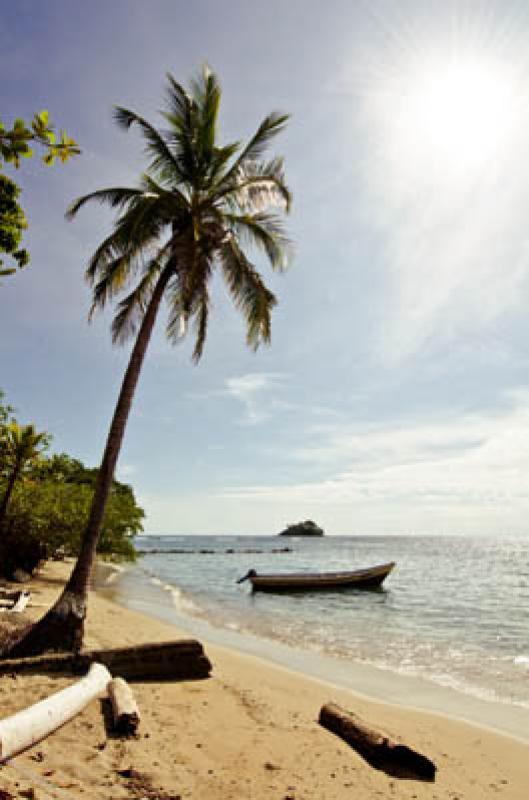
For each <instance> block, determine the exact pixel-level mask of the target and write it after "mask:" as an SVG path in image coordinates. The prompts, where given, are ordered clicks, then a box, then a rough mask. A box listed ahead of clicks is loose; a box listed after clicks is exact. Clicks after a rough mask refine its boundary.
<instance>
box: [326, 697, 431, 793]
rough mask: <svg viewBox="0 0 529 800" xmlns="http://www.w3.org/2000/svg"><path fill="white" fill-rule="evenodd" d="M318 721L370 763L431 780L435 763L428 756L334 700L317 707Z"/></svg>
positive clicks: (399, 775) (398, 773)
mask: <svg viewBox="0 0 529 800" xmlns="http://www.w3.org/2000/svg"><path fill="white" fill-rule="evenodd" d="M319 723H320V725H322V726H323V727H324V728H327V730H329V731H331V732H332V733H336V734H337V735H338V736H340V737H341V738H342V739H344V740H345V741H346V742H347V743H348V744H350V745H351V747H353V748H354V749H355V750H356V751H357V753H359V754H360V755H361V756H362V757H363V758H365V760H366V761H367V762H368V764H370V765H371V766H372V767H375V768H376V769H380V770H382V771H384V772H386V773H388V774H390V775H394V776H397V777H414V778H420V779H421V780H425V781H434V780H435V772H436V770H437V767H436V765H435V764H434V763H433V761H430V759H429V758H427V757H426V756H423V755H422V754H421V753H418V752H417V751H416V750H412V749H411V748H410V747H407V746H406V745H404V744H400V743H399V742H396V741H394V740H392V739H390V738H389V737H387V736H385V735H384V734H382V733H380V732H379V731H376V730H374V729H373V728H370V727H369V726H367V725H366V724H365V723H364V722H362V720H361V719H360V718H359V717H358V716H357V715H356V714H354V713H353V712H352V711H346V710H345V709H344V708H342V707H341V706H339V705H338V704H337V703H327V704H326V705H324V706H322V708H321V710H320V717H319Z"/></svg>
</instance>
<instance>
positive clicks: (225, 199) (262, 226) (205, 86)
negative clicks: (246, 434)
mask: <svg viewBox="0 0 529 800" xmlns="http://www.w3.org/2000/svg"><path fill="white" fill-rule="evenodd" d="M167 77H168V85H167V95H166V100H167V103H166V111H165V112H164V113H163V117H164V118H165V122H166V124H167V127H166V128H164V129H162V130H158V129H156V128H155V127H153V126H152V125H151V124H150V123H149V122H147V120H145V119H144V118H143V117H141V116H139V115H138V114H136V113H135V112H133V111H129V110H127V109H125V108H119V107H118V108H116V110H115V119H116V122H117V123H118V125H119V126H120V127H122V128H124V129H128V128H130V127H131V126H132V125H136V126H138V127H139V129H140V131H141V133H142V135H143V138H144V140H145V152H146V154H147V156H148V159H149V164H148V167H147V171H146V172H145V173H144V174H143V175H142V177H141V180H140V183H139V186H138V187H137V188H132V189H129V188H111V189H102V190H100V191H96V192H92V193H91V194H88V195H85V196H84V197H81V198H79V199H78V200H76V201H75V202H74V203H73V204H72V206H71V207H70V209H69V210H68V212H67V216H68V217H69V218H72V217H74V216H75V215H76V214H77V212H78V211H79V209H80V208H81V207H82V206H84V205H85V203H87V202H89V201H93V200H95V201H98V202H101V203H106V204H109V205H110V206H111V207H112V208H114V209H117V210H118V212H119V213H118V217H117V219H116V222H115V225H114V229H113V231H112V233H111V234H110V236H108V238H106V239H105V240H104V241H103V242H102V243H101V244H100V245H99V247H98V248H97V250H96V251H95V253H94V254H93V256H92V258H91V259H90V262H89V264H88V268H87V271H86V276H87V279H88V281H89V282H90V284H91V285H92V286H93V287H94V288H93V303H92V310H91V313H92V312H93V311H95V310H97V309H100V308H103V307H104V306H105V304H106V303H107V301H109V300H112V299H114V298H115V297H116V296H117V295H118V294H120V293H121V292H124V291H125V290H126V289H127V290H128V294H126V296H125V297H124V298H123V299H121V300H120V302H119V304H118V306H117V311H116V315H115V317H114V320H113V323H112V334H113V341H114V343H123V342H125V341H126V340H127V339H128V338H129V337H131V336H133V335H136V340H135V343H134V347H133V349H132V353H131V356H130V360H129V364H128V367H127V370H126V372H125V376H124V379H123V383H122V386H121V391H120V394H119V398H118V401H117V405H116V409H115V412H114V417H113V419H112V423H111V426H110V430H109V433H108V438H107V443H106V447H105V451H104V455H103V460H102V462H101V467H100V470H99V475H98V480H97V483H96V487H95V492H94V498H93V502H92V508H91V511H90V515H89V519H88V523H87V526H86V529H85V532H84V536H83V539H82V545H81V550H80V554H79V557H78V559H77V562H76V564H75V567H74V569H73V572H72V574H71V577H70V579H69V581H68V583H67V585H66V587H65V589H64V591H63V593H62V595H61V597H60V598H59V600H58V601H57V602H56V604H55V605H54V606H53V607H52V608H51V609H50V610H49V611H48V613H47V614H46V615H45V616H44V617H43V618H42V620H40V621H39V622H38V623H37V624H36V625H35V626H34V627H33V628H32V629H31V630H30V631H29V633H27V634H26V635H25V636H24V637H23V638H22V639H21V640H20V641H19V642H18V644H17V645H15V647H14V648H13V649H12V650H11V651H10V653H11V654H13V655H29V654H34V653H38V652H42V651H43V650H50V649H59V650H63V649H64V650H66V649H67V650H70V649H73V650H76V649H79V648H80V647H81V645H82V637H83V627H84V618H85V614H86V599H87V590H88V582H89V578H90V573H91V570H92V565H93V562H94V558H95V553H96V548H97V543H98V539H99V534H100V530H101V523H102V519H103V514H104V510H105V503H106V501H107V497H108V493H109V490H110V486H111V482H112V477H113V474H114V469H115V465H116V461H117V458H118V455H119V451H120V447H121V443H122V440H123V435H124V432H125V426H126V422H127V418H128V415H129V411H130V408H131V403H132V400H133V396H134V391H135V388H136V384H137V381H138V378H139V374H140V370H141V366H142V363H143V359H144V356H145V352H146V350H147V346H148V344H149V339H150V337H151V333H152V330H153V327H154V324H155V321H156V317H157V314H158V310H159V307H160V303H161V300H162V298H163V297H165V298H166V300H167V303H168V306H169V311H168V318H167V327H166V333H167V337H168V339H169V341H170V342H171V343H176V342H178V341H179V340H180V339H182V338H183V337H184V336H185V335H186V333H187V331H188V330H189V326H190V324H192V325H193V327H194V332H193V333H194V352H193V359H194V361H195V362H198V361H199V359H200V357H201V355H202V351H203V348H204V343H205V341H206V332H207V325H208V318H209V311H210V294H209V291H210V288H209V287H210V279H211V277H212V274H213V272H214V270H215V269H216V268H220V270H221V272H222V274H223V276H224V278H225V280H226V283H227V285H228V289H229V291H230V293H231V296H232V298H233V301H234V303H235V305H236V307H237V308H238V309H239V310H240V311H241V312H242V315H243V317H244V319H245V321H246V328H247V343H248V345H250V346H251V347H253V348H254V349H255V348H257V347H258V345H259V344H260V343H261V342H265V343H268V342H269V341H270V326H271V312H272V309H273V307H274V306H275V304H276V298H275V296H274V295H273V293H272V292H271V291H270V290H269V289H268V288H267V287H266V285H265V283H264V282H263V279H262V278H261V275H260V274H259V272H258V271H257V269H256V267H255V266H254V264H253V263H252V262H251V261H250V260H249V258H248V256H247V254H246V253H245V251H244V249H243V246H244V245H246V244H251V245H256V246H257V247H258V248H261V249H262V250H263V251H264V253H265V254H266V256H267V258H268V260H269V262H270V264H271V266H272V268H274V269H279V270H281V269H283V268H285V267H286V264H287V260H288V254H289V242H288V240H287V238H286V237H285V234H284V231H283V226H282V220H281V215H280V213H279V212H288V210H289V208H290V203H291V195H290V192H289V190H288V188H287V186H286V184H285V180H284V171H283V161H282V159H280V158H273V159H271V160H263V158H262V157H263V154H264V151H265V150H266V147H267V145H268V144H269V143H270V141H271V140H272V139H273V138H274V137H275V136H276V135H277V134H278V133H279V132H280V131H282V130H283V128H284V126H285V123H286V122H287V119H288V117H287V116H286V115H282V114H278V113H272V114H270V115H269V116H267V117H266V118H265V119H264V120H263V122H262V123H261V124H260V125H259V127H258V129H257V131H256V133H255V134H254V136H253V137H252V138H251V139H250V140H249V142H248V143H247V144H246V145H245V146H242V145H241V144H240V143H239V142H234V143H232V144H227V145H224V146H220V145H219V144H218V143H217V121H218V113H219V104H220V98H221V90H220V85H219V82H218V80H217V77H216V76H215V75H214V74H213V73H212V72H211V71H210V70H209V69H208V68H204V69H203V70H202V72H201V74H200V75H199V76H198V77H197V78H196V79H194V80H193V81H192V82H191V85H190V88H189V90H186V89H184V88H183V87H182V86H181V85H180V84H179V83H177V82H176V81H175V79H174V78H173V77H172V76H171V75H168V76H167ZM133 282H134V286H133V288H132V290H131V284H132V283H133Z"/></svg>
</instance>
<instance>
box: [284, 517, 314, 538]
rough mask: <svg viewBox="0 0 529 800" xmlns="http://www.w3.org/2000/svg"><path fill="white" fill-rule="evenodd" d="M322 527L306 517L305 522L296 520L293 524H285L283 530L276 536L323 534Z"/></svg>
mask: <svg viewBox="0 0 529 800" xmlns="http://www.w3.org/2000/svg"><path fill="white" fill-rule="evenodd" d="M323 535H324V532H323V528H320V527H319V526H318V525H316V523H315V522H313V521H312V520H311V519H306V520H305V522H296V523H294V524H293V525H287V527H286V528H285V530H284V531H281V533H278V536H323Z"/></svg>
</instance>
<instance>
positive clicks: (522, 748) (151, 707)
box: [0, 564, 529, 800]
mask: <svg viewBox="0 0 529 800" xmlns="http://www.w3.org/2000/svg"><path fill="white" fill-rule="evenodd" d="M68 569H69V565H66V564H49V565H46V567H45V568H44V569H43V570H42V573H41V575H40V577H39V578H38V579H37V580H35V581H34V582H33V587H32V589H33V593H34V594H33V598H34V601H35V604H37V605H35V606H33V607H31V608H29V609H28V613H29V614H30V615H31V616H32V617H35V618H36V617H37V616H39V615H40V614H41V613H42V612H43V610H44V607H45V606H47V605H48V604H49V603H51V601H52V600H53V598H54V597H56V596H57V594H58V592H59V591H60V588H61V585H62V583H63V581H64V578H65V576H66V574H67V572H68ZM175 634H176V635H178V631H175V628H174V627H172V626H170V625H168V624H166V623H163V622H159V621H157V620H155V619H151V618H150V617H147V616H143V615H141V614H139V613H137V612H134V611H130V610H127V609H124V608H122V607H120V606H118V605H116V604H114V603H112V602H110V601H109V600H108V599H105V598H103V597H101V596H99V595H97V594H96V593H92V594H91V597H90V605H89V614H88V621H87V637H86V644H87V646H117V645H120V644H131V643H136V642H139V641H149V640H163V639H168V638H175ZM186 636H187V634H186ZM203 644H204V646H205V649H206V652H207V654H208V656H209V658H210V660H211V661H212V663H213V673H212V677H211V678H209V679H208V680H204V681H198V682H187V683H186V682H183V683H145V684H135V687H134V688H135V694H136V697H137V700H138V704H139V706H140V708H141V711H142V722H141V726H140V734H139V736H138V738H136V739H131V740H126V739H119V738H113V737H112V735H111V734H109V733H107V731H106V728H105V720H104V715H103V707H102V704H101V703H99V702H93V703H91V704H90V706H89V707H88V708H87V709H86V710H85V711H84V712H83V713H82V714H80V715H79V716H78V717H77V718H76V719H75V720H73V721H72V722H70V723H68V724H67V725H65V726H64V727H63V728H62V729H61V730H60V731H57V732H55V733H54V734H52V735H51V736H50V737H48V738H47V739H46V740H44V741H42V742H41V743H39V744H38V745H36V746H35V747H33V748H32V749H31V750H29V751H28V752H26V753H25V754H23V755H20V756H18V757H17V758H16V759H14V760H13V761H12V762H10V763H9V764H7V765H5V766H2V767H0V789H2V790H4V791H6V792H10V793H11V794H12V796H13V797H17V798H18V797H26V798H27V797H32V795H31V792H30V793H29V794H28V790H29V789H32V788H33V789H34V790H35V794H34V797H36V798H48V797H57V798H59V797H60V798H64V799H65V800H66V798H93V799H94V800H114V798H116V800H118V798H127V797H129V798H150V800H153V799H154V798H157V800H169V798H177V797H181V798H182V799H184V798H196V799H197V800H198V798H200V799H201V800H217V799H218V800H220V798H222V800H230V798H231V799H232V800H235V799H237V800H246V799H248V800H253V798H259V799H260V798H263V799H264V798H267V799H268V798H270V799H271V800H272V799H274V800H316V799H317V800H334V798H354V799H355V800H367V798H370V799H371V800H374V799H375V798H395V800H404V798H406V800H415V799H416V800H422V798H432V800H445V799H446V800H483V798H492V797H498V798H502V800H528V798H529V743H524V742H522V741H519V740H517V739H514V738H510V737H507V736H502V735H499V734H497V733H495V732H492V731H490V730H488V729H484V728H479V727H476V726H473V725H470V724H466V723H463V722H459V721H456V720H453V719H449V718H447V717H444V716H441V715H436V714H429V713H423V712H417V711H415V710H414V711H412V710H408V709H404V708H397V707H395V706H392V705H386V704H383V703H380V702H378V701H371V700H368V699H366V698H365V697H363V696H360V695H356V694H354V693H353V692H351V691H348V690H345V689H338V688H333V687H331V686H329V685H325V684H324V683H323V682H319V681H316V680H313V679H310V678H306V677H304V676H303V675H301V674H298V673H295V672H292V671H289V670H287V669H284V668H282V667H278V666H275V665H271V664H269V663H267V662H265V661H263V660H260V659H258V658H256V657H254V656H250V655H246V654H243V653H239V652H236V651H231V650H229V649H226V648H223V647H219V646H218V645H212V644H209V643H208V642H203ZM388 680H389V678H388ZM69 682H70V680H69V679H68V678H64V677H60V678H58V677H50V676H44V675H43V676H25V677H23V676H9V677H0V708H1V716H7V715H9V714H11V713H13V712H15V711H16V710H18V709H20V708H23V707H25V706H27V705H29V704H31V703H33V702H36V701H37V700H39V699H41V698H42V697H45V696H46V695H48V694H50V693H52V692H54V691H58V690H59V689H60V688H62V687H64V686H65V685H67V684H68V683H69ZM331 700H332V701H335V702H338V703H340V704H341V705H342V706H344V707H346V708H349V709H351V710H353V711H355V712H356V713H357V714H359V715H360V716H361V717H362V718H363V719H364V720H366V721H367V722H368V723H369V724H370V725H372V726H374V727H376V728H379V729H380V730H383V731H385V732H386V733H387V734H389V735H391V736H392V737H394V738H396V739H399V740H402V741H403V742H406V743H407V744H409V745H410V746H413V747H414V748H416V749H418V750H419V751H420V752H422V753H424V754H425V755H427V756H428V757H429V758H431V759H432V760H433V761H434V762H435V763H436V764H437V766H438V772H437V778H436V781H435V782H434V783H424V782H420V781H416V780H409V779H406V780H403V779H398V778H395V777H391V776H388V775H387V774H385V773H384V772H381V771H377V770H375V769H373V768H372V767H371V766H369V765H368V764H367V763H366V762H365V761H364V760H363V759H362V758H361V757H360V756H359V755H358V754H357V753H356V752H355V751H354V750H352V749H351V748H350V747H349V746H348V745H347V744H345V743H344V742H342V741H341V740H339V739H338V738H336V737H335V736H333V735H332V734H330V733H329V732H327V731H325V730H324V729H322V728H321V727H320V726H319V725H318V723H317V718H318V713H319V709H320V707H321V705H322V704H323V703H325V702H328V701H331ZM410 704H413V697H410ZM130 769H133V770H135V774H134V773H133V774H132V777H131V773H130V772H129V770H130ZM6 797H9V795H6ZM3 798H4V796H3V795H2V793H1V791H0V799H1V800H3Z"/></svg>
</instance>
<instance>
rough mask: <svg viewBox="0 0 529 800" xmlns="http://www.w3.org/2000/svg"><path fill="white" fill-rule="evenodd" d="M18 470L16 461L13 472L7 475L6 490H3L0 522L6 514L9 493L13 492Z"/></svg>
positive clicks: (18, 466)
mask: <svg viewBox="0 0 529 800" xmlns="http://www.w3.org/2000/svg"><path fill="white" fill-rule="evenodd" d="M19 472H20V464H18V463H17V464H15V466H14V467H13V472H12V473H11V475H10V476H9V480H8V482H7V487H6V491H5V494H4V497H3V500H2V505H1V506H0V524H1V523H2V521H3V519H4V517H5V515H6V511H7V506H8V505H9V500H10V498H11V494H12V492H13V489H14V488H15V483H16V480H17V478H18V473H19Z"/></svg>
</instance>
